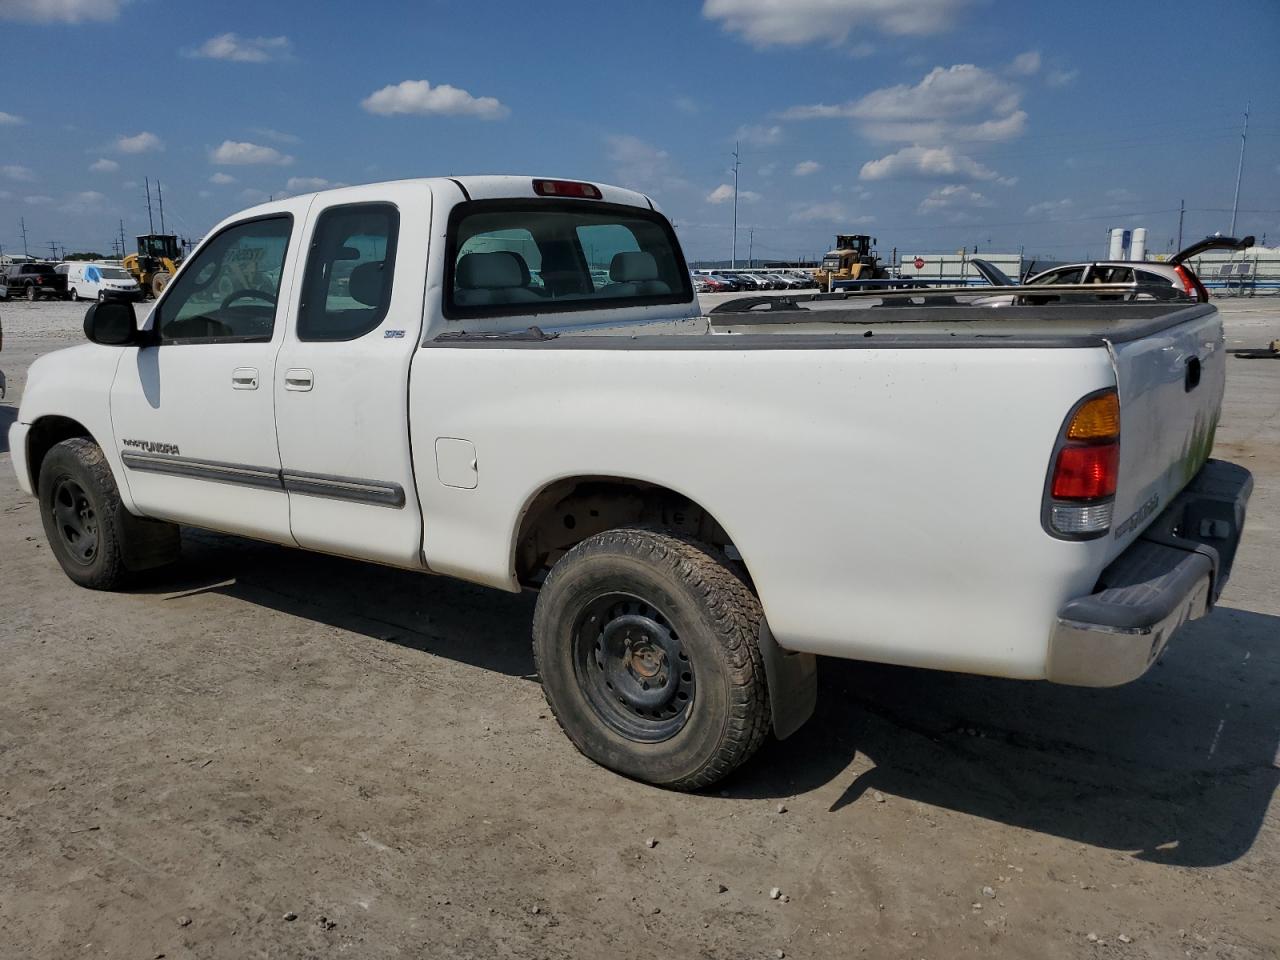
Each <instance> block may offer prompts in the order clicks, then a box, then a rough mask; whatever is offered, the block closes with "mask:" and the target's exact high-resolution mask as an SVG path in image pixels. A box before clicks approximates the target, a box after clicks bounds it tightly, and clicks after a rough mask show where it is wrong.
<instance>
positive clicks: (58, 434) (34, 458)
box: [27, 417, 93, 490]
mask: <svg viewBox="0 0 1280 960" xmlns="http://www.w3.org/2000/svg"><path fill="white" fill-rule="evenodd" d="M72 437H87V438H88V439H90V440H92V439H93V434H91V433H90V432H89V431H88V430H86V429H85V428H84V426H83V424H80V423H77V422H76V421H75V420H72V419H71V418H70V417H41V418H40V419H38V420H37V421H36V422H35V423H33V424H32V425H31V431H30V432H29V433H28V434H27V464H28V467H29V468H30V470H31V488H32V489H33V490H34V489H35V488H36V486H37V485H38V484H39V482H40V465H41V464H42V463H43V462H44V458H45V454H47V453H48V452H49V451H50V450H52V449H53V447H54V445H55V444H59V443H61V442H62V441H63V440H70V439H71V438H72Z"/></svg>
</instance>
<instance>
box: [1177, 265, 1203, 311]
mask: <svg viewBox="0 0 1280 960" xmlns="http://www.w3.org/2000/svg"><path fill="white" fill-rule="evenodd" d="M1173 272H1174V273H1176V274H1177V275H1178V279H1179V280H1181V281H1182V289H1183V292H1185V293H1186V295H1187V296H1188V297H1190V298H1191V299H1192V300H1198V301H1199V302H1201V303H1208V302H1209V291H1208V290H1206V289H1205V286H1204V284H1203V283H1201V282H1200V278H1199V277H1197V276H1196V275H1195V274H1193V273H1192V272H1191V271H1190V270H1187V269H1186V268H1185V267H1183V265H1182V264H1178V265H1176V266H1175V267H1174V268H1173Z"/></svg>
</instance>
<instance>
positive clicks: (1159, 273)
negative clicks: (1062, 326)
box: [972, 236, 1254, 303]
mask: <svg viewBox="0 0 1280 960" xmlns="http://www.w3.org/2000/svg"><path fill="white" fill-rule="evenodd" d="M1253 242H1254V238H1253V237H1244V238H1243V239H1239V240H1238V239H1236V238H1235V237H1222V236H1215V237H1205V238H1204V239H1203V240H1197V241H1196V242H1195V243H1193V244H1192V245H1191V246H1189V247H1187V248H1185V249H1183V250H1180V251H1178V253H1176V254H1174V255H1173V256H1172V257H1170V258H1169V259H1168V260H1163V261H1152V260H1137V261H1134V260H1101V261H1092V262H1088V263H1068V264H1061V265H1059V266H1056V267H1053V268H1051V269H1049V270H1043V271H1041V272H1040V273H1037V274H1034V275H1033V276H1031V277H1029V278H1027V279H1026V280H1025V281H1023V283H1024V285H1025V286H1063V285H1078V284H1110V285H1117V284H1120V285H1124V286H1125V287H1127V288H1128V291H1125V292H1120V293H1117V294H1116V296H1118V297H1127V298H1129V299H1137V300H1154V299H1168V298H1169V296H1170V293H1169V291H1170V290H1171V291H1172V292H1173V295H1177V296H1183V297H1186V298H1188V299H1190V300H1196V301H1199V302H1201V303H1203V302H1207V301H1208V299H1209V291H1208V290H1207V289H1206V288H1205V285H1204V283H1203V282H1202V281H1201V280H1200V278H1199V277H1198V276H1197V275H1196V273H1195V271H1194V270H1193V269H1192V268H1191V265H1190V263H1188V262H1187V261H1189V260H1190V259H1191V258H1192V257H1195V256H1198V255H1199V254H1201V253H1204V252H1205V251H1207V250H1243V249H1245V248H1247V247H1251V246H1253ZM972 262H973V263H974V265H975V266H978V269H979V271H980V272H981V273H982V274H983V276H985V277H986V278H987V280H988V282H992V283H994V284H995V285H1002V283H1001V281H1000V280H999V279H997V280H994V281H993V280H992V274H991V271H995V273H996V274H999V276H1000V277H1003V279H1004V282H1005V283H1012V282H1013V281H1012V280H1011V279H1010V278H1008V277H1007V276H1005V275H1004V274H1003V273H1002V272H1000V271H999V270H998V269H997V268H995V267H994V266H992V265H991V264H989V263H987V262H986V261H977V260H975V261H972ZM979 264H981V266H979Z"/></svg>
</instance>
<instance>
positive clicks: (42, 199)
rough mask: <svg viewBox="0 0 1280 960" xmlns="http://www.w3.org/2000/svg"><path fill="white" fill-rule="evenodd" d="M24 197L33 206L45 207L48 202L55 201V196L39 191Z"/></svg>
mask: <svg viewBox="0 0 1280 960" xmlns="http://www.w3.org/2000/svg"><path fill="white" fill-rule="evenodd" d="M22 199H23V201H24V202H25V203H29V204H31V205H32V206H33V207H43V206H45V205H46V204H50V203H53V197H46V196H45V195H44V194H42V193H37V194H34V195H32V196H30V197H23V198H22Z"/></svg>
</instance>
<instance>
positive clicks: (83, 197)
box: [58, 190, 107, 214]
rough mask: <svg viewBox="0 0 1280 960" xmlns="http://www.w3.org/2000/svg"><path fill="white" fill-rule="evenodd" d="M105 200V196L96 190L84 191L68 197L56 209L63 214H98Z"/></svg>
mask: <svg viewBox="0 0 1280 960" xmlns="http://www.w3.org/2000/svg"><path fill="white" fill-rule="evenodd" d="M106 199H107V198H106V195H105V194H101V193H99V192H98V191H97V190H85V191H82V192H81V193H73V194H71V195H70V196H68V197H67V198H66V200H65V201H64V202H63V204H62V205H61V206H60V207H59V208H58V209H59V210H61V211H63V212H64V213H76V214H83V213H100V212H101V211H102V209H103V203H104V202H105V201H106Z"/></svg>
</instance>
